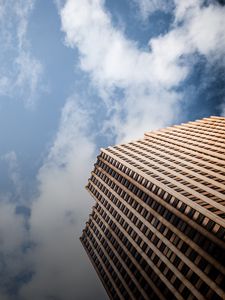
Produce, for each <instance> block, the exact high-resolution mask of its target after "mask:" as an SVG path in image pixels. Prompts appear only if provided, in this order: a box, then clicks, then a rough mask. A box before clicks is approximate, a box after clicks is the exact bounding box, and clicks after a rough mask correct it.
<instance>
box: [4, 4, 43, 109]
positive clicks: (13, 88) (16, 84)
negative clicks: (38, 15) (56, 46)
mask: <svg viewBox="0 0 225 300" xmlns="http://www.w3.org/2000/svg"><path fill="white" fill-rule="evenodd" d="M34 2H35V1H34V0H26V1H21V0H17V1H12V0H9V1H4V0H1V1H0V42H1V53H0V62H1V67H0V95H5V96H9V97H14V98H15V97H16V98H18V97H21V98H22V100H23V101H24V104H25V105H26V107H32V106H33V105H34V103H35V100H36V99H37V94H38V92H40V90H41V89H40V86H41V77H42V73H43V65H42V64H41V62H40V61H39V60H38V59H37V58H35V57H34V56H33V55H32V53H31V50H30V44H29V39H28V36H27V29H28V21H29V17H30V14H31V12H32V10H33V7H34Z"/></svg>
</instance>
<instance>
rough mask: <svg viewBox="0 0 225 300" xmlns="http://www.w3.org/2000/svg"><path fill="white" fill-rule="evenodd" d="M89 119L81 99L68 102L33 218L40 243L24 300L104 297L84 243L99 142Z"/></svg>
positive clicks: (41, 179)
mask: <svg viewBox="0 0 225 300" xmlns="http://www.w3.org/2000/svg"><path fill="white" fill-rule="evenodd" d="M75 98H76V97H75ZM89 118H90V117H89V116H88V114H87V112H86V111H84V110H82V109H81V108H80V105H78V103H77V100H76V99H74V98H70V99H69V100H68V101H67V103H66V105H65V106H64V108H63V111H62V116H61V122H60V127H59V131H58V133H57V136H56V138H55V141H54V142H53V145H52V147H51V149H50V151H49V156H48V158H47V160H46V162H45V163H44V165H43V166H42V168H41V169H40V172H39V175H38V179H39V193H40V195H39V197H38V198H37V199H35V200H34V203H33V206H32V214H31V218H30V226H31V235H32V237H33V239H34V240H35V242H36V248H35V249H34V250H33V251H32V252H31V253H30V260H31V261H32V262H33V263H34V268H35V274H34V276H33V278H32V280H31V281H30V282H29V283H28V284H27V285H25V286H24V287H23V289H22V290H21V295H22V297H23V299H34V300H36V299H37V300H39V299H49V298H52V299H65V300H70V299H71V300H72V299H74V298H77V299H91V298H92V299H93V298H95V299H100V298H102V299H103V298H104V295H101V294H100V292H99V290H100V289H99V288H96V287H98V285H100V283H99V282H96V277H95V274H94V271H93V270H90V267H89V262H88V261H87V257H86V254H85V253H84V250H83V249H82V246H81V244H80V242H79V236H80V234H81V231H82V227H83V224H84V222H85V220H86V217H87V211H89V210H90V207H91V204H92V203H91V201H90V198H89V197H87V194H86V191H85V189H84V186H85V184H86V183H87V176H88V174H89V173H90V169H91V167H92V164H93V160H94V157H95V144H94V143H93V141H92V139H91V136H89V135H88V131H87V128H88V126H89ZM87 283H88V285H89V288H88V289H87V288H86V284H87ZM90 291H91V292H92V293H93V294H92V295H90ZM95 293H96V294H95Z"/></svg>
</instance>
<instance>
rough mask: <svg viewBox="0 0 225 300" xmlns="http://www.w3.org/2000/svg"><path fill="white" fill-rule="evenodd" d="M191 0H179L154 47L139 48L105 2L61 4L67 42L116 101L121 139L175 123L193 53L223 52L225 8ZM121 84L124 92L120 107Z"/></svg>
mask: <svg viewBox="0 0 225 300" xmlns="http://www.w3.org/2000/svg"><path fill="white" fill-rule="evenodd" d="M187 2H188V3H187V4H185V5H184V4H180V3H183V2H180V1H177V2H175V4H174V5H175V8H174V14H175V21H174V23H173V24H172V26H171V30H169V31H168V33H166V34H164V35H161V36H159V37H156V38H154V39H151V40H150V41H149V51H145V50H142V49H139V48H138V46H137V44H136V43H135V42H134V41H132V40H129V39H128V38H127V37H126V36H124V34H123V33H122V32H121V31H120V30H119V29H118V28H115V27H113V25H112V22H111V18H110V15H109V13H107V11H106V9H105V7H104V1H100V0H95V1H88V0H84V1H79V0H77V1H73V0H68V1H67V2H66V4H65V6H64V7H63V8H62V9H61V11H60V14H61V20H62V30H63V31H64V32H65V34H66V43H67V45H68V46H70V47H72V48H77V49H78V50H79V53H80V67H81V69H82V70H83V71H85V72H88V73H89V74H90V75H91V78H92V83H93V85H94V86H95V87H96V88H97V89H98V91H99V93H100V95H101V96H102V97H103V98H107V99H108V98H110V99H111V100H112V101H111V102H109V104H108V105H109V107H108V109H109V110H110V108H111V107H112V105H113V108H114V113H112V114H111V116H112V117H111V120H109V121H108V124H111V125H110V126H111V127H112V126H113V128H112V129H113V131H114V133H115V134H116V136H117V141H122V140H124V139H126V140H127V139H130V138H137V137H138V136H141V135H142V134H143V131H146V130H147V129H148V130H150V129H155V128H158V127H162V126H165V125H166V124H167V123H170V122H172V120H173V119H174V118H175V117H176V115H177V113H178V111H177V110H176V109H174V108H175V107H176V106H178V105H179V100H180V99H181V98H182V95H180V94H179V93H177V92H176V88H177V87H179V85H180V84H182V82H183V81H184V80H185V79H186V78H187V76H188V75H189V74H190V72H191V70H192V67H193V64H192V63H190V60H191V58H190V57H191V56H193V57H194V56H195V55H196V54H200V55H204V56H205V57H206V58H207V60H208V61H209V62H210V61H212V60H214V59H218V57H223V54H224V49H225V47H224V38H225V33H224V31H223V28H224V25H225V24H224V22H225V21H224V20H225V8H224V7H219V6H217V5H213V4H209V5H207V6H202V3H201V1H187ZM185 3H186V2H185ZM157 5H158V4H157ZM157 5H156V2H155V1H141V2H140V7H145V11H147V8H146V7H149V12H148V13H150V12H152V11H153V10H154V11H155V10H156V9H160V8H158V6H157ZM163 7H164V6H163V5H162V6H161V9H164V8H163ZM116 89H122V90H123V94H124V97H123V98H122V99H119V100H120V101H119V105H117V106H116V105H115V90H116ZM115 107H116V108H117V109H116V112H115ZM121 115H122V116H123V118H121ZM124 116H125V117H124ZM106 123H107V122H106Z"/></svg>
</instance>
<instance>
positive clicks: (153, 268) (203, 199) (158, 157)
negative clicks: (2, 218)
mask: <svg viewBox="0 0 225 300" xmlns="http://www.w3.org/2000/svg"><path fill="white" fill-rule="evenodd" d="M87 190H88V191H89V192H90V194H91V195H92V196H93V198H94V199H95V200H96V203H95V205H94V207H93V209H92V213H91V215H90V217H89V220H88V222H87V223H86V227H85V229H84V230H83V233H82V236H81V238H80V239H81V242H82V244H83V246H84V248H85V250H86V252H87V254H88V256H89V258H90V260H91V262H92V264H93V266H94V267H95V269H96V271H97V273H98V275H99V277H100V279H101V281H102V283H103V285H104V287H105V289H106V291H107V293H108V295H109V297H110V298H112V299H198V300H199V299H225V241H224V239H225V234H224V233H225V118H222V117H211V118H205V119H202V120H198V121H195V122H189V123H186V124H182V125H179V126H172V127H168V128H165V129H162V130H158V131H155V132H148V133H146V134H145V136H144V139H140V140H137V141H134V142H130V143H126V144H121V145H117V146H114V147H108V148H107V149H101V153H100V155H99V156H98V158H97V162H96V164H95V167H94V170H93V172H92V174H91V178H90V179H89V182H88V185H87Z"/></svg>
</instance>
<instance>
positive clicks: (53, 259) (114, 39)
mask: <svg viewBox="0 0 225 300" xmlns="http://www.w3.org/2000/svg"><path fill="white" fill-rule="evenodd" d="M221 3H222V2H221V1H218V2H217V1H210V0H208V1H203V0H188V1H178V0H174V1H172V0H170V1H162V0H157V1H156V0H139V1H138V0H123V1H120V0H105V1H103V0H102V1H101V0H65V1H60V0H55V1H53V0H47V1H41V0H36V1H35V0H15V1H14V0H0V42H1V48H0V136H1V142H0V188H1V189H0V299H4V300H5V299H6V300H9V299H10V300H11V299H15V300H17V299H19V300H23V299H25V300H26V299H34V300H36V299H37V300H40V299H43V300H45V299H57V300H58V299H65V300H70V299H74V298H76V299H93V297H95V298H96V299H106V295H105V292H104V290H103V288H102V287H101V284H100V282H99V280H98V279H97V276H96V274H95V272H94V271H93V269H92V266H91V265H90V263H89V261H88V259H87V257H86V254H85V253H84V250H83V249H82V247H81V245H80V242H79V240H78V238H79V236H80V234H81V231H82V228H83V227H84V225H85V221H86V220H87V218H88V214H89V212H90V209H91V206H92V204H93V200H92V199H91V198H90V196H89V195H88V194H87V193H86V191H85V190H84V186H85V184H86V182H87V179H88V177H89V174H90V170H91V169H92V166H93V163H94V161H95V157H96V155H97V154H98V152H99V148H100V147H106V146H107V145H113V144H115V143H120V142H124V141H129V140H132V139H137V138H141V137H142V136H143V133H144V132H145V131H149V130H154V129H158V128H162V127H164V126H168V125H173V124H178V123H181V122H186V121H189V120H195V119H199V118H203V117H207V116H210V115H224V114H225V32H224V28H225V7H224V6H223V4H221ZM87 282H88V287H89V288H88V289H87V288H86V283H87ZM93 295H94V296H93Z"/></svg>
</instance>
